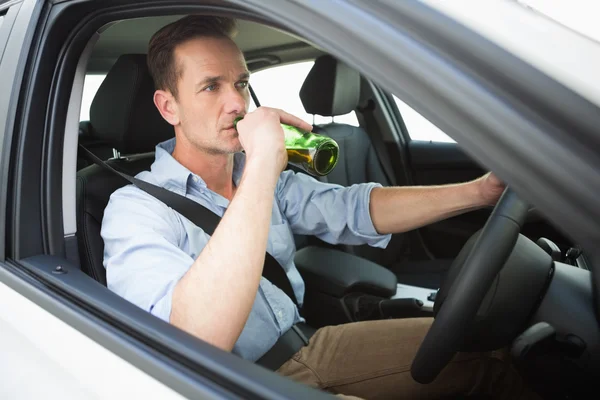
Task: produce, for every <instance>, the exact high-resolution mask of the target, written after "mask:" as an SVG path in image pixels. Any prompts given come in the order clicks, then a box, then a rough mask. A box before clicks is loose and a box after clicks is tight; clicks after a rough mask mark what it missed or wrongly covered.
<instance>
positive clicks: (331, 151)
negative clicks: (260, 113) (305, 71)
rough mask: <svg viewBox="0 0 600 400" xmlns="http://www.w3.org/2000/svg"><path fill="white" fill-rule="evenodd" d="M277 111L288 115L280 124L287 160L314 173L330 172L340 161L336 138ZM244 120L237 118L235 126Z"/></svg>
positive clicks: (324, 173) (317, 174)
mask: <svg viewBox="0 0 600 400" xmlns="http://www.w3.org/2000/svg"><path fill="white" fill-rule="evenodd" d="M276 111H278V112H281V113H283V114H284V116H285V117H286V118H280V125H281V128H282V130H283V134H284V146H285V150H286V152H287V161H288V162H289V163H290V164H292V165H295V166H296V167H299V168H301V169H303V170H304V171H306V172H308V173H310V174H312V175H316V176H323V175H327V174H329V173H330V172H331V171H332V170H333V168H334V167H335V166H336V164H337V161H338V155H339V146H338V144H337V143H336V142H335V140H333V139H331V138H330V137H327V136H323V135H317V134H315V133H312V132H311V131H312V127H310V125H308V124H307V123H305V122H304V121H302V120H300V119H299V118H296V117H294V116H292V115H290V114H287V113H285V112H283V111H281V110H276ZM288 117H291V118H288ZM242 120H243V117H238V118H236V119H235V121H234V126H235V127H237V126H238V123H239V122H241V121H242ZM286 121H290V122H289V123H286ZM306 127H309V128H310V129H306ZM242 146H243V144H242Z"/></svg>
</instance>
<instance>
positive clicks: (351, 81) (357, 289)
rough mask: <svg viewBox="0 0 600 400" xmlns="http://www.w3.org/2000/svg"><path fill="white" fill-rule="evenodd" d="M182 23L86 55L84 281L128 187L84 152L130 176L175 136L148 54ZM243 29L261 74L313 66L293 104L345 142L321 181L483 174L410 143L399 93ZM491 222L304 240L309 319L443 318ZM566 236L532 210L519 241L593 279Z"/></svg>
mask: <svg viewBox="0 0 600 400" xmlns="http://www.w3.org/2000/svg"><path fill="white" fill-rule="evenodd" d="M181 17H182V15H168V16H154V17H144V18H133V19H126V20H120V21H115V22H112V23H109V24H107V25H106V26H105V27H103V28H102V29H101V30H100V31H99V35H98V36H97V37H96V38H95V42H94V43H91V47H90V48H89V50H88V51H89V54H87V55H86V54H84V56H82V62H81V63H80V66H81V68H83V72H84V74H85V75H94V74H99V75H105V77H104V79H103V81H102V83H101V85H100V86H99V88H98V90H97V92H96V93H95V94H94V96H93V100H92V102H91V106H90V109H89V120H82V121H79V131H78V139H77V140H78V144H79V146H80V148H79V151H78V153H77V159H76V169H77V171H76V237H77V253H78V259H79V261H80V265H81V269H82V271H83V272H85V273H86V274H87V275H89V276H90V277H91V278H93V279H94V280H95V281H97V282H98V283H100V284H101V285H103V286H106V274H105V269H104V267H103V263H102V259H103V249H104V245H103V241H102V238H101V236H100V227H101V223H102V217H103V212H104V208H105V207H106V205H107V203H108V200H109V197H110V195H111V194H112V193H113V192H114V191H115V190H116V189H118V188H119V187H121V186H123V185H125V184H126V182H125V181H124V180H123V179H122V177H120V176H118V175H116V174H115V173H113V172H111V171H108V170H107V169H105V168H103V167H102V166H100V165H97V164H95V163H94V161H93V160H91V159H90V157H89V156H87V155H86V152H85V151H84V150H82V149H81V147H83V148H85V149H87V150H89V151H91V152H92V153H93V154H95V155H96V156H98V157H99V158H101V159H102V160H104V161H105V162H106V163H107V164H109V165H110V166H112V167H113V168H114V169H116V170H118V171H120V172H123V173H126V174H128V175H131V176H134V175H136V174H137V173H139V172H141V171H143V170H147V169H149V168H150V165H151V164H152V162H153V161H154V148H155V146H156V145H157V144H158V143H159V142H161V141H163V140H166V139H169V138H171V137H173V136H174V132H173V128H172V127H171V126H170V125H169V124H168V123H167V122H166V121H164V120H163V119H162V117H161V116H160V114H159V112H158V110H157V109H156V108H155V106H154V104H153V101H152V93H153V91H154V85H153V82H152V78H151V77H150V74H149V72H148V68H147V64H146V51H147V45H148V41H149V39H150V37H151V35H152V34H153V33H154V32H156V31H157V30H158V29H160V28H161V27H162V26H164V25H166V24H168V23H170V22H172V21H174V20H176V19H178V18H181ZM238 29H239V33H238V34H237V36H236V39H235V40H236V43H237V44H238V46H239V47H240V49H241V50H242V51H243V53H244V55H245V58H246V60H247V64H248V68H249V70H250V71H251V72H252V73H255V72H258V71H267V70H269V69H270V68H277V67H279V66H282V65H288V64H293V63H297V62H304V61H311V62H314V64H313V66H312V68H311V70H310V72H309V73H308V75H307V76H306V78H305V80H304V82H303V84H302V87H301V90H300V91H299V92H290V93H285V95H286V96H298V97H299V99H300V101H301V102H302V105H303V107H304V109H305V111H306V113H308V114H310V115H317V116H321V117H326V118H328V119H330V120H331V122H328V123H324V124H315V125H314V132H316V133H319V134H323V135H326V136H329V137H331V138H333V139H334V140H335V141H336V142H337V143H338V144H339V146H340V159H339V161H338V164H337V166H336V167H335V169H334V170H333V171H332V172H331V173H330V174H329V175H327V176H324V177H315V179H320V180H322V181H325V182H329V183H335V184H339V185H343V186H349V185H353V184H359V183H364V182H378V183H380V184H381V185H383V186H393V185H399V186H406V185H439V184H445V183H454V182H462V181H467V180H471V179H474V178H476V177H479V176H481V175H482V174H483V173H485V172H486V171H485V169H484V168H483V167H481V166H480V165H478V164H477V163H476V162H475V161H473V160H472V159H470V158H469V156H468V155H467V154H466V153H464V152H463V151H462V150H461V149H460V147H459V145H458V144H456V143H447V142H435V141H418V140H411V134H410V127H408V126H407V124H405V122H404V120H403V116H402V114H401V112H400V110H399V109H398V107H396V105H395V103H394V99H393V95H392V94H391V93H387V92H386V91H385V90H383V89H382V88H380V87H378V86H377V85H375V84H374V83H372V82H371V81H369V80H368V79H367V78H366V77H364V76H361V74H360V73H359V72H358V71H356V70H354V69H353V68H351V67H350V66H348V65H346V64H345V63H343V62H341V61H339V60H337V59H336V58H334V57H333V56H331V55H329V54H328V53H327V52H325V51H323V50H322V49H319V48H317V47H315V46H313V45H311V44H310V42H308V41H306V40H304V39H302V38H300V37H298V36H295V35H291V34H289V33H287V32H284V31H282V30H279V29H275V28H271V27H268V26H266V25H262V24H259V23H257V22H252V21H246V20H240V21H239V27H238ZM250 84H251V85H252V78H250ZM283 91H285V88H283ZM80 93H81V92H79V96H81V94H80ZM73 95H74V96H75V95H77V92H76V91H74V92H73ZM253 99H254V106H258V105H260V100H261V93H260V90H258V89H256V88H255V90H254V91H253ZM350 112H354V113H356V116H357V120H358V122H359V126H354V125H349V124H346V123H340V122H335V121H336V117H339V116H341V115H345V114H348V113H350ZM289 168H291V169H294V170H295V171H296V173H304V172H303V171H301V170H299V169H296V168H295V167H293V166H289ZM399 212H407V213H409V212H410V210H399ZM491 212H492V209H491V208H489V209H482V210H477V211H474V212H470V213H467V214H465V215H461V216H458V217H453V218H450V219H448V220H445V221H441V222H439V223H435V224H432V225H430V226H427V227H423V228H421V229H417V230H414V231H411V232H406V233H399V234H395V235H393V238H392V241H391V242H390V244H389V246H388V247H387V248H386V249H375V248H370V247H368V246H346V245H332V244H329V243H325V242H323V241H321V240H320V239H317V238H315V237H310V236H300V235H297V236H296V247H297V255H296V259H295V261H296V265H297V266H298V269H299V270H300V273H301V275H302V277H303V279H304V280H305V282H306V289H307V290H306V296H305V302H304V305H303V308H302V310H301V313H302V315H303V316H304V317H305V318H306V320H307V323H308V324H309V325H310V326H312V327H314V328H319V327H322V326H326V325H333V324H340V323H345V322H351V321H363V320H373V319H385V318H411V317H418V316H433V315H434V313H435V312H436V311H437V308H438V306H437V304H436V306H435V308H434V303H435V299H436V295H438V290H439V289H440V287H442V286H443V283H444V281H445V280H447V279H449V280H452V279H454V278H455V276H453V274H449V271H451V270H452V266H453V263H456V261H455V260H458V259H460V258H461V257H463V256H464V254H463V252H461V249H463V246H465V245H467V246H468V245H472V239H471V238H472V237H473V235H474V234H475V233H476V232H478V231H479V230H480V229H481V228H482V227H483V226H484V224H485V222H486V220H487V219H488V218H489V217H490V213H491ZM559 228H560V227H555V226H553V225H551V224H550V223H549V222H547V220H545V219H544V217H543V216H541V215H540V214H539V213H537V212H536V210H535V209H529V210H528V212H527V215H526V217H525V223H524V225H523V227H522V230H521V233H522V235H524V236H525V237H527V238H529V239H530V240H531V241H533V242H535V243H536V244H537V245H538V246H539V248H540V249H542V250H543V253H544V254H547V255H548V256H549V257H551V259H552V260H553V261H557V262H561V263H565V264H569V265H571V266H572V267H573V268H580V269H584V270H587V269H588V267H587V266H586V263H587V261H586V256H585V253H584V252H583V251H582V249H580V248H579V247H578V246H577V244H576V243H573V242H572V241H571V240H570V239H569V238H568V237H566V236H565V235H563V234H562V233H561V232H560V229H559ZM73 233H74V232H73ZM462 261H464V260H462ZM540 285H541V284H540ZM498 340H499V339H498ZM573 346H574V347H576V346H575V345H573Z"/></svg>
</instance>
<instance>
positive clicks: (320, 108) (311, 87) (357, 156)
mask: <svg viewBox="0 0 600 400" xmlns="http://www.w3.org/2000/svg"><path fill="white" fill-rule="evenodd" d="M300 98H301V100H302V104H303V105H304V109H305V110H306V112H307V113H310V114H319V115H323V116H332V117H335V116H338V115H343V114H347V113H349V112H351V111H353V110H355V109H356V108H357V107H358V103H359V100H360V74H359V73H358V72H356V71H352V70H350V68H349V67H348V66H346V65H344V64H342V63H340V62H338V61H336V60H335V59H334V58H333V57H331V56H329V55H325V56H321V57H319V58H318V59H317V60H315V64H314V66H313V68H312V69H311V71H310V72H309V74H308V76H307V78H306V80H305V82H304V84H303V85H302V89H301V91H300ZM313 131H314V132H315V133H319V134H322V135H325V136H329V137H331V138H332V139H334V140H335V141H336V142H337V143H338V145H339V146H340V153H339V160H338V164H337V166H336V167H335V168H334V169H333V171H331V173H329V174H328V175H327V176H325V177H323V178H322V180H323V181H326V182H330V183H336V184H340V185H343V186H350V185H353V184H358V183H365V182H378V183H381V184H382V185H383V186H390V182H388V179H387V178H386V175H385V173H384V171H383V168H382V167H381V163H380V162H379V159H378V157H377V153H376V152H375V148H374V147H373V143H372V141H371V139H370V137H369V135H367V133H366V132H365V131H364V129H362V128H360V127H356V126H352V125H348V124H339V123H335V122H332V123H329V124H322V125H317V126H315V127H314V129H313ZM405 212H410V211H409V210H405ZM407 245H408V241H407V235H406V234H394V235H392V240H391V241H390V243H389V244H388V246H387V248H386V249H379V248H374V247H370V246H367V245H364V246H346V245H341V246H337V247H338V248H340V249H343V250H344V251H346V252H348V253H351V254H354V255H357V256H359V257H362V258H365V259H367V260H370V261H373V262H375V263H377V264H380V265H384V266H386V267H388V268H390V269H392V270H394V271H395V272H396V275H397V276H398V281H399V282H403V283H407V284H412V285H417V286H424V287H431V288H438V287H439V284H440V282H441V279H442V276H443V274H444V272H445V271H446V270H447V269H448V268H449V266H450V264H451V262H452V260H424V261H406V260H404V258H405V257H406V256H405V252H406V250H407ZM424 266H427V270H425V269H423V267H424Z"/></svg>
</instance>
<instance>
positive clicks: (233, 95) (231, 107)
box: [225, 87, 248, 114]
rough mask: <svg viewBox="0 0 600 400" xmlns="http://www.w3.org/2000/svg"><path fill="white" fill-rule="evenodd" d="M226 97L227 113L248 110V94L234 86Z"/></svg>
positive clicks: (239, 112)
mask: <svg viewBox="0 0 600 400" xmlns="http://www.w3.org/2000/svg"><path fill="white" fill-rule="evenodd" d="M226 96H227V97H226V99H225V111H226V112H227V113H235V114H241V113H242V112H244V111H246V102H247V101H248V99H247V96H244V94H243V93H242V92H241V91H239V90H238V89H237V88H235V87H233V88H231V89H230V90H228V91H227V95H226Z"/></svg>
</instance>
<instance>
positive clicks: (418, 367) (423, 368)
mask: <svg viewBox="0 0 600 400" xmlns="http://www.w3.org/2000/svg"><path fill="white" fill-rule="evenodd" d="M528 208H529V205H528V204H527V203H525V202H524V201H522V200H521V199H519V197H518V196H517V195H516V194H515V193H514V192H513V191H512V190H511V189H509V188H508V187H507V188H506V189H505V190H504V193H503V194H502V196H501V197H500V200H499V201H498V203H497V204H496V207H495V208H494V210H493V211H492V213H491V215H490V217H489V218H488V220H487V222H486V224H485V226H484V227H483V229H482V230H481V232H480V234H479V237H478V238H477V240H476V241H475V244H474V245H473V247H472V248H471V250H470V252H469V253H468V255H467V257H466V258H463V257H459V258H457V259H456V260H455V262H459V263H460V262H462V261H461V260H464V264H463V265H462V267H461V268H460V272H459V273H458V275H457V277H456V279H454V280H453V281H452V282H451V286H450V287H447V285H442V288H441V289H440V293H438V295H437V298H438V300H439V299H440V295H441V294H442V292H445V293H444V294H446V293H447V294H446V295H445V299H444V300H443V304H442V305H441V307H440V308H439V310H438V312H437V315H436V316H435V320H434V321H433V324H432V325H431V328H430V329H429V332H428V333H427V335H426V336H425V339H424V341H423V343H422V344H421V346H420V347H419V350H418V352H417V355H416V356H415V359H414V360H413V363H412V366H411V375H412V377H413V379H414V380H415V381H417V382H420V383H430V382H432V381H433V380H434V379H435V378H436V377H437V376H438V374H439V373H440V372H441V371H442V369H443V368H444V367H445V366H446V365H447V364H448V362H450V360H451V359H452V357H453V356H454V355H455V354H456V352H457V351H458V348H459V346H460V344H461V342H462V339H463V335H464V329H465V327H466V326H469V325H470V324H471V323H472V321H474V319H475V316H476V315H477V311H478V309H479V306H480V305H481V303H482V301H483V299H484V297H485V295H486V293H487V292H488V290H489V289H490V287H491V286H492V283H493V282H494V279H495V278H496V276H497V275H498V273H499V272H500V270H501V269H502V267H503V266H504V264H505V263H506V261H507V260H508V257H509V256H510V254H511V252H512V250H513V248H514V246H515V243H516V241H517V238H518V236H519V232H520V231H521V227H522V225H523V222H524V221H525V217H526V215H527V211H528ZM465 246H467V245H465ZM455 267H456V266H455V265H453V266H452V268H455ZM445 286H446V287H445ZM446 291H447V292H446ZM442 298H443V297H442Z"/></svg>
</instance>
